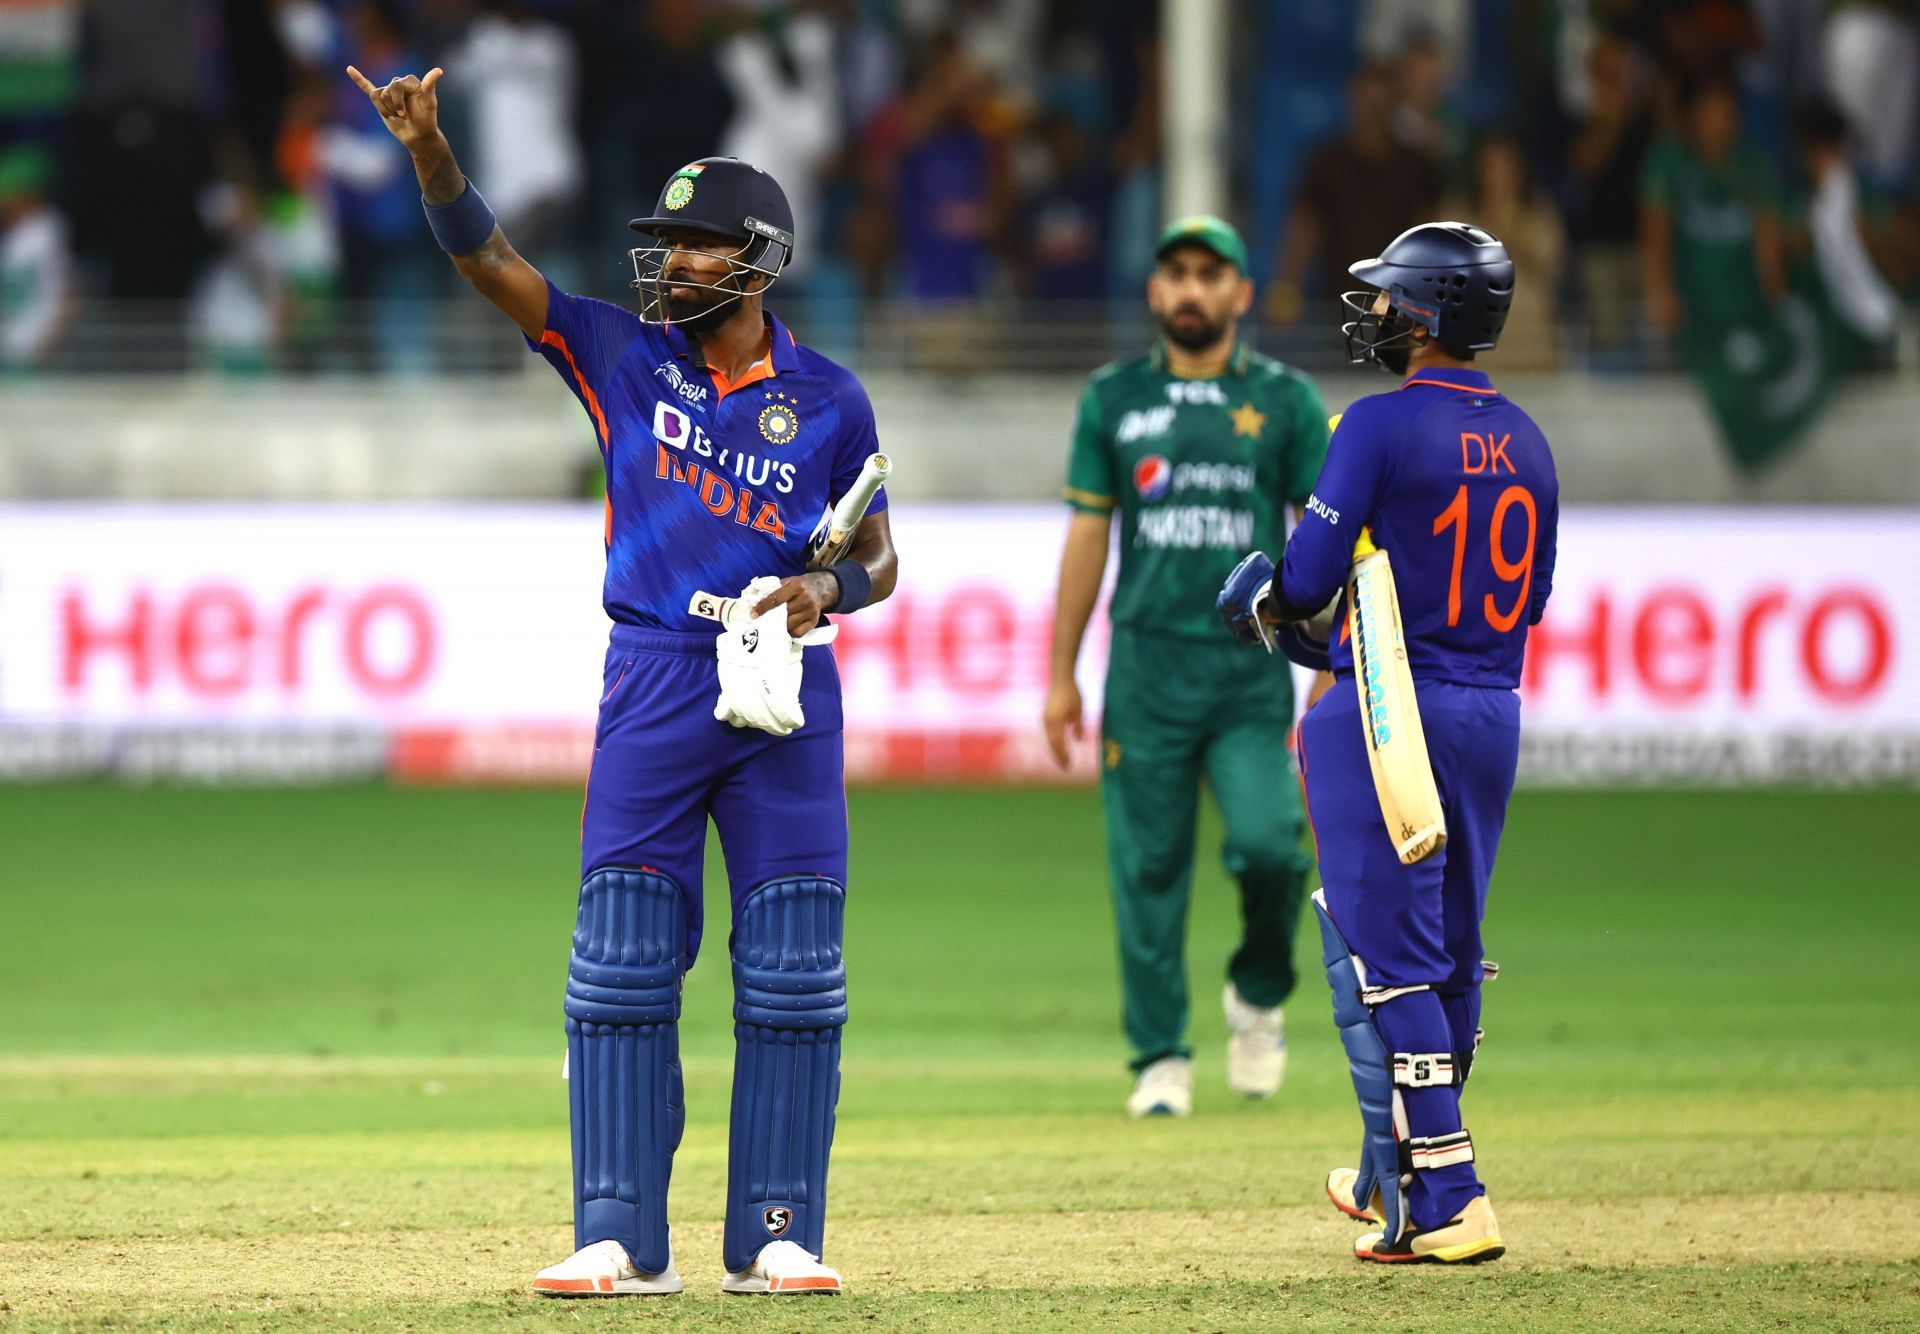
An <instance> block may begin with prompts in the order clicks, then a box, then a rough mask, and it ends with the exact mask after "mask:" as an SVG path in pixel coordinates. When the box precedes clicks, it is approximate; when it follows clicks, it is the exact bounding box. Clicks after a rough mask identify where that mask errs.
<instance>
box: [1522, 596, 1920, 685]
mask: <svg viewBox="0 0 1920 1334" xmlns="http://www.w3.org/2000/svg"><path fill="white" fill-rule="evenodd" d="M1896 639H1897V637H1896V635H1895V630H1894V617H1893V612H1892V610H1891V609H1890V608H1889V607H1888V606H1887V604H1886V602H1885V600H1884V599H1883V598H1882V597H1881V596H1880V594H1878V593H1876V592H1875V591H1874V590H1872V589H1869V588H1861V587H1856V586H1851V585H1841V586H1837V587H1828V588H1823V589H1816V590H1812V591H1808V592H1789V591H1788V590H1786V589H1784V588H1761V589H1758V590H1755V591H1754V592H1753V593H1752V594H1750V595H1749V596H1748V597H1747V598H1746V599H1745V600H1744V601H1742V602H1738V603H1735V604H1733V605H1732V606H1727V605H1725V604H1716V603H1714V602H1711V601H1709V600H1708V599H1707V598H1706V597H1705V596H1704V595H1703V594H1702V592H1701V591H1700V590H1699V589H1697V588H1694V587H1689V586H1687V585H1684V584H1665V585H1656V586H1655V587H1653V588H1650V589H1648V590H1646V591H1645V592H1644V593H1636V594H1632V595H1626V596H1622V595H1619V594H1617V593H1612V592H1609V591H1607V590H1606V589H1600V590H1597V591H1595V592H1594V593H1593V594H1592V595H1591V596H1590V597H1589V598H1588V599H1587V601H1586V602H1585V604H1584V605H1582V604H1576V605H1574V606H1567V605H1564V604H1563V602H1562V601H1561V599H1560V598H1559V597H1558V596H1556V597H1555V599H1554V601H1553V602H1552V603H1551V604H1550V606H1549V609H1548V612H1547V616H1546V619H1545V620H1544V621H1542V622H1541V623H1540V624H1539V625H1537V626H1535V627H1534V629H1533V632H1532V634H1531V636H1530V637H1529V639H1528V641H1527V666H1526V675H1525V684H1526V688H1527V690H1528V691H1529V692H1537V691H1541V690H1543V689H1548V688H1550V687H1552V686H1554V685H1558V684H1560V683H1561V681H1562V678H1563V676H1564V675H1565V674H1566V673H1567V672H1569V671H1582V672H1584V673H1585V676H1586V682H1587V685H1588V688H1589V689H1590V690H1591V692H1592V694H1593V695H1594V696H1596V697H1598V698H1601V699H1605V698H1607V697H1608V696H1610V695H1612V694H1614V693H1616V692H1618V691H1620V690H1621V689H1623V688H1625V687H1628V686H1631V687H1632V688H1634V689H1637V690H1639V691H1641V692H1642V693H1644V694H1645V695H1646V696H1647V697H1648V698H1650V699H1653V700H1656V701H1659V702H1661V703H1668V704H1687V703H1691V702H1694V701H1696V700H1699V699H1701V698H1703V697H1705V696H1707V695H1709V694H1716V693H1719V694H1731V696H1732V697H1733V698H1735V699H1736V700H1739V701H1741V702H1743V703H1750V702H1752V701H1754V700H1755V699H1756V698H1757V697H1758V696H1760V695H1761V694H1762V693H1763V692H1765V691H1767V690H1770V689H1781V688H1785V689H1788V690H1792V691H1798V690H1807V691H1810V692H1811V693H1812V695H1813V696H1814V697H1815V698H1817V699H1820V700H1823V701H1825V702H1826V703H1829V704H1860V703H1864V702H1865V701H1867V700H1870V699H1872V698H1873V697H1874V696H1875V695H1876V694H1879V693H1880V692H1881V691H1883V690H1884V689H1885V688H1886V686H1887V684H1888V682H1889V680H1890V679H1891V677H1892V672H1893V666H1894V661H1893V657H1894V647H1895V643H1896ZM1788 664H1791V665H1788ZM1769 672H1772V673H1774V674H1775V677H1776V678H1778V677H1781V676H1784V677H1785V678H1786V679H1784V680H1783V679H1769V676H1768V673H1769Z"/></svg>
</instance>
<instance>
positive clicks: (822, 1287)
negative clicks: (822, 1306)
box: [720, 1241, 840, 1296]
mask: <svg viewBox="0 0 1920 1334" xmlns="http://www.w3.org/2000/svg"><path fill="white" fill-rule="evenodd" d="M720 1291H722V1292H769V1293H820V1294H822V1295H824V1296H833V1295H834V1294H836V1293H838V1292H839V1291H840V1271H839V1270H837V1269H829V1268H827V1267H826V1266H825V1265H823V1264H821V1263H820V1259H819V1257H818V1256H816V1255H814V1254H813V1253H811V1252H810V1251H808V1250H807V1249H806V1248H804V1247H803V1246H801V1245H800V1244H799V1243H798V1242H793V1241H770V1242H768V1243H767V1244H766V1245H765V1246H762V1247H761V1248H760V1254H758V1255H756V1256H754V1257H753V1263H752V1264H750V1265H748V1266H747V1267H746V1268H745V1269H739V1270H734V1271H731V1272H729V1273H728V1274H727V1276H726V1277H725V1278H723V1279H721V1280H720Z"/></svg>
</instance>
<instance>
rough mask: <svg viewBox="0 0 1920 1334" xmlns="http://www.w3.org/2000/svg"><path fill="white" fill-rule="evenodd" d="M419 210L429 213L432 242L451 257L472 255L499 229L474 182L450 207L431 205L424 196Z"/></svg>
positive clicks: (428, 224) (428, 220) (428, 222)
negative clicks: (495, 229)
mask: <svg viewBox="0 0 1920 1334" xmlns="http://www.w3.org/2000/svg"><path fill="white" fill-rule="evenodd" d="M420 207H422V208H424V209H425V210H426V211H427V226H429V227H431V228H433V239H434V240H436V241H438V242H439V243H440V248H441V249H442V250H444V251H446V252H447V253H448V254H449V255H470V254H472V253H473V252H474V251H476V250H478V249H479V248H480V247H481V246H483V245H485V244H486V243H487V238H488V237H489V236H492V235H493V229H494V227H495V225H496V223H495V220H494V216H493V210H492V209H490V208H488V207H487V201H486V200H484V199H482V198H481V197H480V192H479V191H478V190H476V189H474V188H473V182H472V181H468V182H467V188H466V189H464V190H462V191H461V192H460V197H459V198H458V199H456V200H454V201H453V202H452V203H451V204H429V203H428V202H427V197H426V196H425V195H421V196H420Z"/></svg>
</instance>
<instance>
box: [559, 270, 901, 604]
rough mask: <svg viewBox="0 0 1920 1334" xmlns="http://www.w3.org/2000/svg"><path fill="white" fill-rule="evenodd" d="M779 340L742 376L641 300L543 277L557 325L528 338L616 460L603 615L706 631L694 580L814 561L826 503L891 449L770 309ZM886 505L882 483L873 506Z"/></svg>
mask: <svg viewBox="0 0 1920 1334" xmlns="http://www.w3.org/2000/svg"><path fill="white" fill-rule="evenodd" d="M767 323H768V331H769V334H770V335H771V342H772V346H771V350H770V351H769V352H768V354H767V356H766V358H765V359H764V360H763V361H761V362H760V363H759V364H758V365H756V366H754V367H753V368H752V369H751V370H749V371H748V372H747V373H746V374H745V375H743V376H742V377H741V378H740V380H739V381H738V382H737V383H730V382H728V381H727V380H726V379H725V377H723V376H722V375H721V374H720V373H719V372H717V371H715V370H713V369H712V368H710V367H708V366H707V365H706V364H705V362H704V361H703V360H702V359H701V355H700V349H699V345H698V344H697V343H696V342H695V341H694V340H693V339H691V338H689V337H688V336H687V335H685V334H683V333H681V332H680V331H679V330H678V329H675V328H673V327H671V326H667V325H655V324H646V323H643V322H642V321H641V319H640V317H639V316H638V315H636V314H634V313H633V312H632V311H630V310H626V309H624V308H622V307H620V306H616V305H612V304H611V303H609V302H605V301H596V300H593V299H591V298H587V297H578V296H571V295H569V294H568V293H565V292H562V291H560V290H559V289H558V288H556V287H554V286H553V285H552V284H551V283H549V284H548V285H547V319H546V328H545V330H544V331H542V333H541V335H540V337H539V338H537V339H533V338H529V339H528V340H527V344H528V346H529V347H531V348H532V349H533V350H534V351H536V352H538V353H539V354H540V355H541V356H543V357H545V358H546V359H547V360H548V361H549V362H551V363H552V364H553V366H554V368H555V369H556V370H558V371H559V372H560V376H561V378H562V379H564V380H565V381H566V382H567V386H568V387H569V388H570V389H572V390H573V393H574V396H575V397H577V398H578V399H579V400H580V402H581V405H582V406H583V407H585V408H586V410H587V416H588V418H589V419H590V420H591V421H592V423H593V429H594V434H595V435H596V437H597V438H598V440H599V443H600V453H601V457H602V459H603V460H604V462H605V464H606V470H607V519H606V547H607V577H606V585H605V590H604V593H603V595H602V602H603V603H604V604H605V606H606V609H607V615H609V616H610V617H612V618H613V619H614V620H615V621H617V622H620V623H622V624H626V625H640V626H652V627H657V628H660V629H667V630H706V629H711V628H712V626H711V624H710V623H709V622H705V621H701V620H697V619H695V618H694V617H692V616H690V615H689V614H688V612H687V605H688V603H689V602H691V601H692V599H693V596H694V594H695V593H701V592H705V593H717V594H719V595H720V596H722V597H731V596H733V595H734V594H736V593H738V592H739V591H740V590H741V589H742V588H744V587H746V586H747V584H748V583H750V582H752V580H754V579H755V578H757V577H759V576H760V575H778V576H786V575H794V574H800V573H802V572H804V571H805V569H806V548H807V539H808V538H809V537H810V536H811V535H812V533H813V529H814V525H815V524H816V523H817V522H818V521H819V518H820V516H821V513H822V512H823V511H824V510H825V509H826V507H827V506H828V505H830V504H831V503H832V501H834V500H837V499H838V498H839V497H840V496H842V495H844V494H845V493H846V492H847V490H848V489H849V488H851V487H852V485H853V483H854V481H855V479H857V478H858V477H859V475H860V468H861V465H862V464H863V463H864V462H865V461H866V458H867V456H868V455H869V454H871V453H873V452H874V451H875V450H876V449H878V448H879V442H878V437H877V435H876V432H875V430H874V422H873V407H872V405H871V404H870V403H869V402H868V401H867V394H866V391H865V390H864V389H862V388H861V387H860V382H859V381H858V380H856V379H854V377H853V374H852V372H850V371H848V370H846V369H845V368H844V367H842V366H839V365H836V364H835V363H834V362H832V361H829V360H828V359H827V358H826V357H823V356H821V355H820V354H819V353H818V352H815V351H813V350H812V349H811V348H807V347H802V346H801V345H800V344H799V343H798V342H796V341H795V340H794V337H793V335H792V334H791V333H789V332H788V331H787V328H786V326H785V325H784V324H782V323H781V322H780V321H779V320H777V319H775V318H773V316H771V315H769V316H767ZM886 506H887V495H886V492H885V491H884V490H883V491H881V492H880V494H879V495H877V496H876V497H875V498H874V501H873V504H872V506H871V507H870V508H869V512H870V513H874V512H878V511H880V510H883V509H885V508H886Z"/></svg>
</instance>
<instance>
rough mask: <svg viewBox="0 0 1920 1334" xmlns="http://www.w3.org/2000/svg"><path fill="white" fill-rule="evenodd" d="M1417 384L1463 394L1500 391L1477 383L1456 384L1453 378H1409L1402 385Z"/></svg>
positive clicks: (1496, 393)
mask: <svg viewBox="0 0 1920 1334" xmlns="http://www.w3.org/2000/svg"><path fill="white" fill-rule="evenodd" d="M1416 384H1430V385H1432V386H1433V387H1434V388H1435V389H1458V390H1459V391H1460V392H1461V393H1463V394H1493V395H1495V396H1498V394H1499V393H1500V391H1499V390H1498V389H1491V388H1488V389H1482V388H1481V387H1480V386H1479V385H1477V384H1455V383H1453V382H1452V381H1451V380H1423V379H1418V378H1416V379H1412V380H1408V381H1407V382H1406V384H1403V385H1401V386H1400V387H1401V388H1402V389H1408V388H1411V387H1412V386H1414V385H1416Z"/></svg>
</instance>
